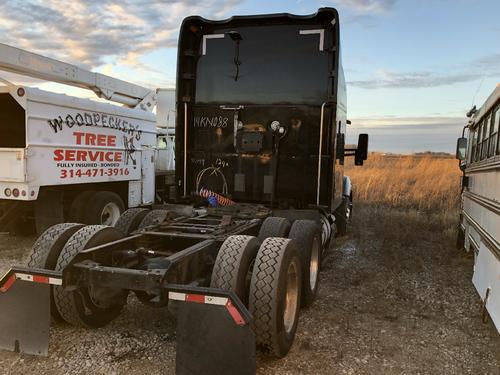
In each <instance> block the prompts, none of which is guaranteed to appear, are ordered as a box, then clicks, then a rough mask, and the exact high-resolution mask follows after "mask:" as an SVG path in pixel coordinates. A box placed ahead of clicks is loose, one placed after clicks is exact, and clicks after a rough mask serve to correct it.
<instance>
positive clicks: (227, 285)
mask: <svg viewBox="0 0 500 375" xmlns="http://www.w3.org/2000/svg"><path fill="white" fill-rule="evenodd" d="M259 245H260V242H259V240H258V239H257V238H256V237H253V236H243V235H237V236H229V237H228V238H226V240H225V241H224V243H223V244H222V246H221V247H220V249H219V253H218V254H217V259H216V260H215V265H214V269H213V271H212V279H211V281H210V287H212V288H219V289H223V290H231V291H233V292H235V293H236V295H237V296H238V298H239V299H240V300H241V301H242V302H243V304H244V305H245V306H248V294H249V289H250V279H251V268H252V266H253V263H254V261H255V257H256V255H257V252H258V250H259Z"/></svg>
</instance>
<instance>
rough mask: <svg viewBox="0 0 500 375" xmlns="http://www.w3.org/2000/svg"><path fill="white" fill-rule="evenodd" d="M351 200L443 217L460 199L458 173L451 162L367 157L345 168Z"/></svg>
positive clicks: (350, 160) (441, 158)
mask: <svg viewBox="0 0 500 375" xmlns="http://www.w3.org/2000/svg"><path fill="white" fill-rule="evenodd" d="M346 174H347V175H349V177H350V178H351V180H352V182H353V184H354V186H355V190H354V194H355V196H354V200H355V201H356V200H358V201H363V202H367V203H372V204H376V205H383V206H386V207H395V208H413V209H416V210H419V211H426V212H434V213H435V212H441V213H445V212H448V211H449V210H455V209H456V208H457V206H458V202H459V196H460V181H459V179H460V170H459V168H458V162H457V161H456V160H455V159H453V158H451V157H450V158H444V157H432V156H412V155H408V156H394V155H388V156H386V155H384V154H379V153H371V154H370V155H369V157H368V160H367V161H366V162H365V165H364V166H362V167H355V166H353V161H352V159H349V163H348V164H347V165H346Z"/></svg>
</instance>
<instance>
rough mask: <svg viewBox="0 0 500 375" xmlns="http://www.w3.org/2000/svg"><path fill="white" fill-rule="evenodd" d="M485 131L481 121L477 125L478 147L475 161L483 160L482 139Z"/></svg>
mask: <svg viewBox="0 0 500 375" xmlns="http://www.w3.org/2000/svg"><path fill="white" fill-rule="evenodd" d="M482 132H483V123H482V122H481V123H479V125H478V127H477V148H476V155H475V157H474V161H479V160H481V140H482V139H483V137H482V134H483V133H482Z"/></svg>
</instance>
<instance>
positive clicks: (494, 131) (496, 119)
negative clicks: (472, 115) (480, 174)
mask: <svg viewBox="0 0 500 375" xmlns="http://www.w3.org/2000/svg"><path fill="white" fill-rule="evenodd" d="M499 123H500V107H497V108H496V110H495V111H494V112H493V116H492V118H491V135H490V148H489V153H488V156H493V155H495V153H498V128H499Z"/></svg>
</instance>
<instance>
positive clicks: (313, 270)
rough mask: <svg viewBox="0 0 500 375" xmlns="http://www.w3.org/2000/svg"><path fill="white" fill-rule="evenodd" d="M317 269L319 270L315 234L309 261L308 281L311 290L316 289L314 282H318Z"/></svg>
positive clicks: (317, 243)
mask: <svg viewBox="0 0 500 375" xmlns="http://www.w3.org/2000/svg"><path fill="white" fill-rule="evenodd" d="M318 270H319V241H318V237H317V236H315V237H314V240H313V243H312V249H311V262H310V263H309V283H310V284H311V290H315V289H316V284H317V282H318Z"/></svg>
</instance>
